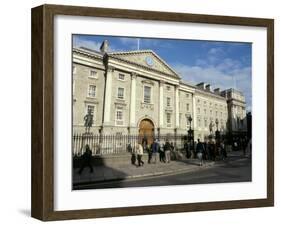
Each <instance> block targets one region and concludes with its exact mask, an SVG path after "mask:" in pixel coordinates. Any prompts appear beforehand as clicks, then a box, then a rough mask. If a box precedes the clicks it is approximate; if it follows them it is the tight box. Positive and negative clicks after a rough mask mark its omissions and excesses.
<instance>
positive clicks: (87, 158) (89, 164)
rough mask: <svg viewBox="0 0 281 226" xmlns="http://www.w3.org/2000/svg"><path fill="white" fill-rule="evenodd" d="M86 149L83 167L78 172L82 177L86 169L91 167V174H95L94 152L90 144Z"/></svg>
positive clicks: (83, 156)
mask: <svg viewBox="0 0 281 226" xmlns="http://www.w3.org/2000/svg"><path fill="white" fill-rule="evenodd" d="M85 149H86V150H85V152H84V153H83V155H82V164H81V167H80V169H79V172H78V173H79V174H80V175H81V173H82V172H83V170H84V168H85V167H89V168H90V172H91V173H93V172H94V170H93V167H92V151H91V149H90V147H89V145H88V144H86V145H85Z"/></svg>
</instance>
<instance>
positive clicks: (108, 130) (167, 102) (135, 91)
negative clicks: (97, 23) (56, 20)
mask: <svg viewBox="0 0 281 226" xmlns="http://www.w3.org/2000/svg"><path fill="white" fill-rule="evenodd" d="M108 48H109V43H108V42H107V41H104V42H103V44H102V46H101V48H100V51H94V50H89V49H86V48H83V47H81V48H73V133H83V132H85V127H84V116H85V115H86V114H87V112H88V109H91V111H92V114H93V126H92V127H91V129H90V132H92V133H93V134H112V135H113V134H114V135H116V134H122V135H128V134H131V135H138V134H140V135H144V134H146V135H155V136H157V135H164V134H171V135H174V134H178V135H179V134H184V135H186V134H187V130H189V129H190V128H192V130H193V131H194V139H197V138H200V139H201V140H204V139H205V138H206V137H208V136H209V135H210V133H212V132H214V131H217V130H218V131H220V133H221V134H225V133H226V132H227V131H230V132H231V133H233V134H235V133H245V132H246V130H247V121H246V109H245V106H246V103H245V97H244V95H243V93H241V92H239V91H237V90H235V89H228V90H220V89H219V88H216V89H212V88H211V85H210V84H205V83H204V82H202V83H199V84H197V85H195V86H194V85H191V84H189V83H188V81H183V80H182V79H181V77H180V76H179V75H178V74H177V73H176V72H175V71H174V70H173V68H171V67H170V66H169V65H168V64H167V63H166V62H165V61H164V60H162V59H161V57H160V56H158V55H157V54H156V53H155V52H153V51H151V50H137V51H127V52H108ZM187 57H188V56H187ZM187 79H188V78H187Z"/></svg>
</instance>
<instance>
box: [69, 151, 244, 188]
mask: <svg viewBox="0 0 281 226" xmlns="http://www.w3.org/2000/svg"><path fill="white" fill-rule="evenodd" d="M244 158H245V157H244V156H243V155H242V152H240V151H233V152H230V153H228V158H227V160H226V161H222V160H220V161H216V162H214V161H205V162H204V164H203V166H199V161H198V160H197V159H184V160H174V161H171V162H170V163H162V162H157V163H156V164H154V163H151V164H148V163H147V162H145V164H144V165H143V166H141V167H138V166H136V165H132V164H126V163H123V164H113V165H110V166H107V165H105V166H93V169H94V171H93V173H91V172H90V169H89V168H87V167H86V168H85V169H84V171H83V172H82V174H81V175H80V174H79V173H78V171H79V169H74V170H73V185H74V187H76V186H78V185H83V184H95V183H103V182H110V181H120V180H122V181H124V180H131V179H138V178H148V177H153V176H161V175H173V174H179V173H187V172H195V171H200V170H202V169H207V168H211V167H213V166H217V165H220V164H227V163H228V162H231V161H239V160H243V159H244Z"/></svg>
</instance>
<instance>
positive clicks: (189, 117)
mask: <svg viewBox="0 0 281 226" xmlns="http://www.w3.org/2000/svg"><path fill="white" fill-rule="evenodd" d="M188 121H189V130H191V122H192V118H191V115H190V116H188Z"/></svg>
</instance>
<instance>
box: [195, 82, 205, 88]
mask: <svg viewBox="0 0 281 226" xmlns="http://www.w3.org/2000/svg"><path fill="white" fill-rule="evenodd" d="M196 86H197V87H198V88H200V89H205V83H204V82H200V83H198V84H197V85H196Z"/></svg>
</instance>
